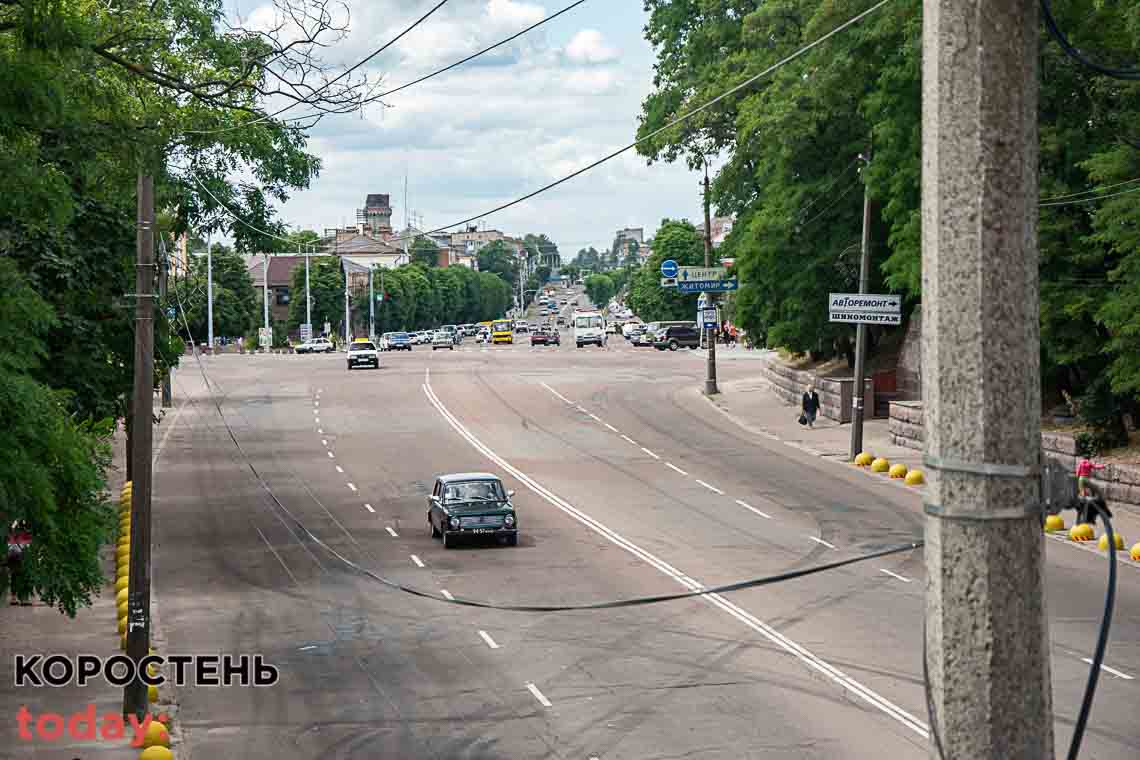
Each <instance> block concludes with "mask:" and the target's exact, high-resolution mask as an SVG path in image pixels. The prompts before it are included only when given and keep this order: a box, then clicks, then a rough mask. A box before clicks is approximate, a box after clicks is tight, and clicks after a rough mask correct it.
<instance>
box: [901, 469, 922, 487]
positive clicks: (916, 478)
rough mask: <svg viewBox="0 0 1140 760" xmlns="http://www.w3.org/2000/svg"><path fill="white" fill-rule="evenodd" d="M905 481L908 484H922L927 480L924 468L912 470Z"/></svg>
mask: <svg viewBox="0 0 1140 760" xmlns="http://www.w3.org/2000/svg"><path fill="white" fill-rule="evenodd" d="M903 482H905V483H906V484H907V485H908V486H920V485H922V484H923V483H925V482H926V478H924V477H923V476H922V470H911V471H910V472H908V473H907V474H906V480H905V481H903Z"/></svg>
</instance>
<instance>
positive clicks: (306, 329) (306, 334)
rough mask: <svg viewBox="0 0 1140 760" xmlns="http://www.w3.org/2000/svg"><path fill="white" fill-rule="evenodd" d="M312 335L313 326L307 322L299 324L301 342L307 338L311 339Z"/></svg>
mask: <svg viewBox="0 0 1140 760" xmlns="http://www.w3.org/2000/svg"><path fill="white" fill-rule="evenodd" d="M312 337H313V326H312V325H310V324H308V323H305V324H303V325H301V342H305V341H307V340H312Z"/></svg>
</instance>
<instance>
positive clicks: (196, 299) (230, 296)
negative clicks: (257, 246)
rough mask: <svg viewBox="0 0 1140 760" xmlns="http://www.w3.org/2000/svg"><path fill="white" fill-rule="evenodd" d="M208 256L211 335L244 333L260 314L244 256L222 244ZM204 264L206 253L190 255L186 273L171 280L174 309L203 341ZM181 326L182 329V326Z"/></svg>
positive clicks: (191, 332) (259, 298) (205, 323)
mask: <svg viewBox="0 0 1140 760" xmlns="http://www.w3.org/2000/svg"><path fill="white" fill-rule="evenodd" d="M210 259H211V266H212V269H213V277H214V335H217V336H228V337H237V336H239V335H245V334H246V333H247V332H248V331H249V329H250V328H251V327H253V326H254V325H255V324H256V323H257V322H258V315H259V314H260V313H261V294H260V293H258V292H257V291H255V290H254V288H253V278H252V277H251V276H250V273H249V270H248V269H247V268H246V265H245V259H244V258H242V256H241V255H240V254H238V253H235V252H234V251H233V250H231V249H229V248H227V247H226V246H221V245H219V246H213V247H212V248H211V254H210ZM206 264H207V261H206V256H204V255H203V256H193V257H191V259H190V274H189V276H188V277H185V278H178V279H176V280H174V290H175V293H176V295H175V298H176V299H178V307H177V308H180V309H182V310H183V311H184V312H185V316H186V321H187V322H188V323H189V329H190V334H191V335H193V336H194V339H195V341H196V342H198V343H203V342H205V341H206V338H207V335H208V332H209V331H208V325H207V319H208V313H207V294H208V291H207V289H206V268H207V267H206ZM303 274H304V272H303V271H302V275H303ZM303 283H304V280H303V279H302V284H303ZM302 292H304V291H303V290H302ZM182 328H183V330H182V331H183V332H185V329H186V327H185V325H183V326H182Z"/></svg>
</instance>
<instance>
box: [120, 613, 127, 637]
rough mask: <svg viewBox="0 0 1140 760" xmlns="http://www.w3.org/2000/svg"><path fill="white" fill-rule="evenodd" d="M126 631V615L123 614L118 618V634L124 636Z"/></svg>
mask: <svg viewBox="0 0 1140 760" xmlns="http://www.w3.org/2000/svg"><path fill="white" fill-rule="evenodd" d="M126 633H127V616H126V615H123V616H121V617H120V618H119V635H120V636H125V635H126Z"/></svg>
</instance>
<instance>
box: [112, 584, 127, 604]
mask: <svg viewBox="0 0 1140 760" xmlns="http://www.w3.org/2000/svg"><path fill="white" fill-rule="evenodd" d="M128 596H129V595H128V594H127V587H126V586H124V587H123V588H121V589H120V590H118V591H116V592H115V604H122V603H123V602H125V601H127V597H128Z"/></svg>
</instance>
